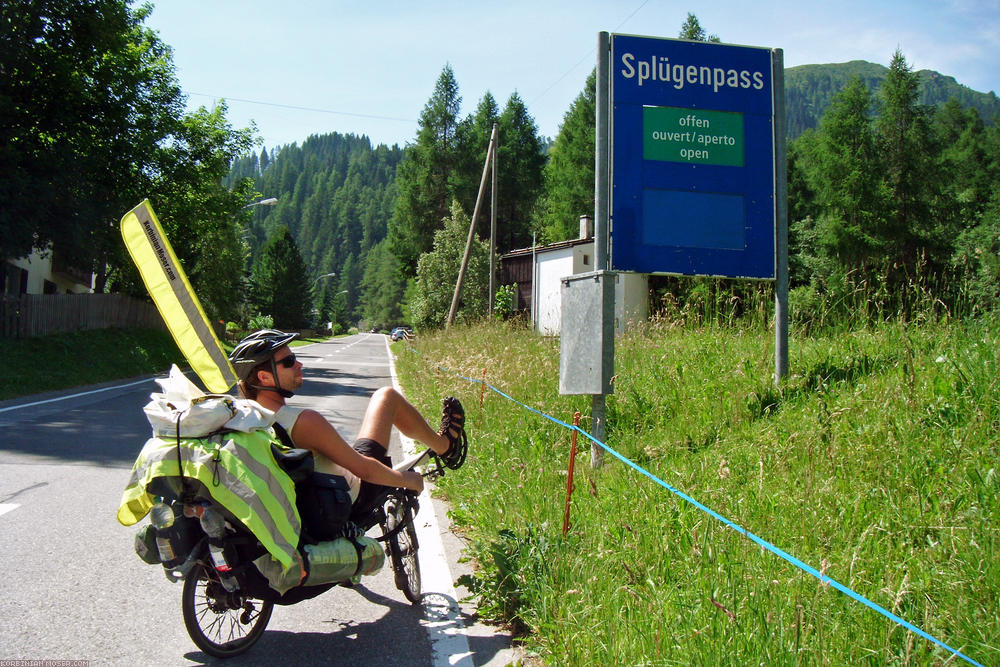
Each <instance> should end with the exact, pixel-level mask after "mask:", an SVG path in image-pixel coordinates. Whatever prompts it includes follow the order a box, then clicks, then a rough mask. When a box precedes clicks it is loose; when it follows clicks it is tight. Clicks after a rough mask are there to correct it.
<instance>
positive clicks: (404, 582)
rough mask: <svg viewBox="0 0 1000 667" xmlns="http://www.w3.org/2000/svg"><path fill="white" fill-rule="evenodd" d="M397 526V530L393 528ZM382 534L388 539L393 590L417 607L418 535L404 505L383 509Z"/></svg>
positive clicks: (408, 510) (418, 581)
mask: <svg viewBox="0 0 1000 667" xmlns="http://www.w3.org/2000/svg"><path fill="white" fill-rule="evenodd" d="M397 526H399V527H400V528H399V530H398V531H397V530H396V527H397ZM384 530H385V534H386V535H391V533H393V532H395V535H391V536H390V537H389V539H388V540H387V541H388V543H389V559H390V560H391V561H392V571H393V574H394V575H395V580H396V588H398V589H399V590H401V591H403V595H405V596H406V599H407V600H409V601H410V602H412V603H413V604H420V599H421V597H422V596H421V591H420V561H418V560H417V551H418V549H419V545H418V544H417V531H416V529H415V528H414V526H413V512H412V511H411V510H410V508H409V506H407V505H405V504H403V503H390V504H389V506H388V507H386V520H385V528H384Z"/></svg>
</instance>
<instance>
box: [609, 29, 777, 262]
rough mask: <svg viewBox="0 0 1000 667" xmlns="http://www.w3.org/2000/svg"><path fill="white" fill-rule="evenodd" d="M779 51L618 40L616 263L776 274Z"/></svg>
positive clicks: (614, 87)
mask: <svg viewBox="0 0 1000 667" xmlns="http://www.w3.org/2000/svg"><path fill="white" fill-rule="evenodd" d="M771 58H772V57H771V49H767V48H758V47H747V46H733V45H729V44H715V43H710V42H691V41H686V40H676V39H663V38H653V37H636V36H631V35H612V36H611V104H612V123H611V124H612V169H611V221H612V222H611V265H612V269H614V270H621V271H637V272H640V273H673V274H683V275H712V276H726V277H734V278H738V277H745V278H768V279H770V278H774V276H775V202H774V133H773V128H774V102H773V95H772V76H771Z"/></svg>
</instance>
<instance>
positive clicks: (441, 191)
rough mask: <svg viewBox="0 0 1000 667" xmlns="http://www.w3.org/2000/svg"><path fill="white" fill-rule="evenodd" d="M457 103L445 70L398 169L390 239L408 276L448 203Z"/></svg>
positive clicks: (455, 85) (448, 69)
mask: <svg viewBox="0 0 1000 667" xmlns="http://www.w3.org/2000/svg"><path fill="white" fill-rule="evenodd" d="M461 99H462V98H461V97H459V95H458V83H457V82H456V81H455V73H454V72H453V71H452V69H451V66H450V65H445V67H444V70H443V71H442V72H441V75H440V76H439V77H438V80H437V84H436V85H435V86H434V93H433V95H431V98H430V99H429V100H428V101H427V104H426V105H424V109H423V111H422V112H421V114H420V120H419V125H420V129H419V130H418V132H417V141H416V143H415V144H414V145H413V146H410V147H409V149H408V150H407V152H406V156H405V157H404V159H403V161H402V162H401V163H400V165H399V172H398V182H397V186H398V188H399V194H398V199H397V201H396V209H395V213H394V215H393V220H392V223H391V226H390V228H389V239H390V248H391V249H392V252H393V254H394V255H396V257H397V258H398V259H399V263H400V267H401V269H402V270H403V271H404V272H406V273H407V274H409V275H412V273H413V271H415V269H416V260H417V258H418V257H419V256H420V254H421V253H423V252H426V251H427V250H428V249H430V247H431V243H432V242H433V238H434V237H433V233H434V230H435V229H436V228H437V227H438V226H439V224H440V222H441V219H442V218H444V217H445V215H447V213H448V207H449V205H450V203H451V200H452V196H453V190H452V182H451V179H452V177H453V172H454V170H455V164H456V155H457V146H456V141H455V135H456V132H457V127H458V110H459V104H460V103H461Z"/></svg>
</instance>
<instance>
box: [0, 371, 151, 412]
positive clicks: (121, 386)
mask: <svg viewBox="0 0 1000 667" xmlns="http://www.w3.org/2000/svg"><path fill="white" fill-rule="evenodd" d="M152 380H153V378H146V379H145V380H138V381H136V382H129V383H128V384H116V385H115V386H113V387H104V388H103V389H93V390H91V391H83V392H80V393H79V394H69V395H67V396H57V397H56V398H47V399H45V400H44V401H35V402H34V403H21V404H20V405H11V406H9V407H6V408H0V412H7V411H8V410H17V409H19V408H30V407H32V406H35V405H42V404H44V403H54V402H55V401H65V400H68V399H70V398H78V397H80V396H88V395H90V394H97V393H99V392H102V391H111V390H112V389H124V388H125V387H134V386H135V385H137V384H142V383H144V382H151V381H152Z"/></svg>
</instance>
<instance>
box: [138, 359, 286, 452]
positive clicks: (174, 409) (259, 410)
mask: <svg viewBox="0 0 1000 667" xmlns="http://www.w3.org/2000/svg"><path fill="white" fill-rule="evenodd" d="M156 382H157V384H159V385H160V388H161V389H162V392H160V393H153V394H150V395H149V399H150V400H149V403H147V404H146V406H145V407H144V408H143V412H145V413H146V419H148V420H149V425H150V426H152V427H153V435H154V436H157V437H163V436H172V437H176V436H177V435H178V434H179V435H180V437H182V438H200V437H204V436H206V435H209V434H211V433H214V432H215V431H219V430H221V429H228V430H231V431H243V432H244V433H250V432H251V431H254V430H256V429H263V428H268V427H270V426H271V424H273V423H274V413H273V412H271V411H270V410H267V409H266V408H263V407H261V406H260V405H258V404H257V403H256V402H254V401H250V400H247V399H243V398H235V397H233V396H229V395H226V394H206V393H204V392H203V391H201V390H200V389H198V387H197V386H195V384H194V383H193V382H191V381H190V380H188V379H187V378H186V377H185V376H184V374H183V373H182V372H181V370H180V369H179V368H177V366H176V364H175V365H172V366H171V367H170V373H169V374H168V375H167V377H165V378H159V379H157V380H156Z"/></svg>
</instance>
